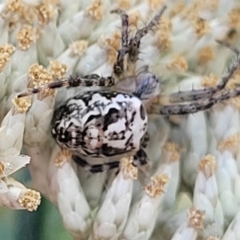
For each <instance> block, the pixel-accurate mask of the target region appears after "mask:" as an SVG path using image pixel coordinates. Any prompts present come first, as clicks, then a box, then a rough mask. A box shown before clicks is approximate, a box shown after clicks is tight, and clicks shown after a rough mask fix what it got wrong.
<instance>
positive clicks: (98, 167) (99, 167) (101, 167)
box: [72, 155, 120, 173]
mask: <svg viewBox="0 0 240 240" xmlns="http://www.w3.org/2000/svg"><path fill="white" fill-rule="evenodd" d="M72 159H73V160H74V162H76V163H77V164H78V165H80V166H81V167H82V168H84V169H85V170H86V171H89V172H91V173H99V172H104V171H107V170H110V169H114V168H119V165H120V162H119V161H115V162H109V163H103V164H94V165H91V164H89V163H88V162H87V161H85V160H83V159H82V158H80V157H79V156H77V155H73V156H72Z"/></svg>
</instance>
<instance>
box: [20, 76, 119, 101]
mask: <svg viewBox="0 0 240 240" xmlns="http://www.w3.org/2000/svg"><path fill="white" fill-rule="evenodd" d="M114 85H115V79H114V78H113V77H111V76H109V77H101V76H99V75H97V74H90V75H86V76H84V77H81V76H76V77H73V76H70V77H69V78H67V79H63V80H60V81H55V82H51V83H49V84H47V85H44V86H42V87H39V88H33V89H28V90H27V91H26V92H24V93H21V94H19V95H18V96H17V97H18V98H21V97H26V96H29V95H32V94H37V93H41V92H43V91H45V90H47V89H57V88H62V87H79V86H82V87H92V86H99V87H112V86H114Z"/></svg>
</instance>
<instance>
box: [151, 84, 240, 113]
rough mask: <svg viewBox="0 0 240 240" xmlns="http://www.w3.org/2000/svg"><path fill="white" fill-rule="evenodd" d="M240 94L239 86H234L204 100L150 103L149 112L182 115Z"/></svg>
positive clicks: (206, 107) (207, 107) (205, 108)
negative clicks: (182, 102) (162, 103)
mask: <svg viewBox="0 0 240 240" xmlns="http://www.w3.org/2000/svg"><path fill="white" fill-rule="evenodd" d="M239 95H240V87H236V88H235V89H233V90H227V89H224V90H223V91H221V92H219V93H216V94H214V95H213V96H211V97H210V98H207V99H205V100H199V101H195V102H191V103H186V104H172V105H165V106H159V105H152V106H151V110H152V111H151V112H152V113H155V114H161V115H165V116H170V115H184V114H189V113H196V112H199V111H202V110H207V109H209V108H211V107H212V106H213V105H215V104H217V103H220V102H222V101H224V100H227V99H230V98H234V97H237V96H239Z"/></svg>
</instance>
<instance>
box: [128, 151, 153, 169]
mask: <svg viewBox="0 0 240 240" xmlns="http://www.w3.org/2000/svg"><path fill="white" fill-rule="evenodd" d="M148 162H149V161H148V157H147V154H146V153H145V151H144V150H143V149H142V148H141V149H140V150H138V151H137V152H136V154H135V155H134V157H133V163H132V165H133V166H135V167H141V166H143V165H146V164H147V163H148Z"/></svg>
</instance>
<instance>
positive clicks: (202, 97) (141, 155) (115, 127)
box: [18, 6, 240, 172]
mask: <svg viewBox="0 0 240 240" xmlns="http://www.w3.org/2000/svg"><path fill="white" fill-rule="evenodd" d="M165 9H166V7H165V6H164V7H163V8H162V9H161V10H160V11H159V12H158V13H157V14H156V15H155V16H154V17H153V19H152V20H151V21H150V22H149V24H148V25H147V26H145V27H143V28H141V29H139V30H138V31H137V32H136V34H135V36H134V37H132V38H131V39H130V40H129V37H128V25H129V22H128V15H127V14H126V13H125V12H124V11H123V10H120V9H117V10H114V11H112V12H114V13H117V14H119V15H120V16H121V24H122V43H121V49H119V51H118V55H117V59H116V62H115V63H114V66H113V76H109V77H101V76H99V75H97V74H90V75H87V76H84V77H80V76H78V77H76V78H74V77H70V78H68V79H64V80H61V81H56V82H53V83H50V84H48V85H46V86H45V87H43V88H37V89H32V90H29V91H27V92H25V93H23V94H20V95H19V96H18V97H22V96H26V95H30V94H33V93H38V92H40V91H42V90H44V89H46V88H47V89H54V88H60V87H63V86H68V87H77V86H87V87H91V86H101V87H105V88H106V87H108V88H111V87H114V89H109V90H106V89H105V90H99V91H96V90H95V91H88V92H81V93H79V94H77V95H76V96H74V97H72V98H70V99H68V100H67V101H65V102H64V103H63V104H62V105H61V106H60V107H59V108H57V109H56V110H55V112H54V116H53V120H52V135H53V137H54V139H55V140H56V142H57V143H58V144H59V146H60V147H61V148H63V149H68V150H70V151H72V153H73V160H74V161H75V162H77V163H78V164H79V165H81V166H82V167H84V168H85V169H87V170H90V171H91V172H100V171H103V170H106V169H111V168H116V167H118V166H119V160H120V158H121V157H122V156H124V155H133V156H134V161H133V164H134V165H144V164H146V163H147V160H148V159H147V155H146V153H145V150H144V148H145V147H146V145H147V141H148V134H147V122H148V116H147V111H146V104H149V102H151V101H150V100H151V99H153V98H154V97H155V96H157V95H158V94H160V80H159V79H158V78H157V77H156V76H155V75H154V74H152V73H151V72H150V71H149V70H148V67H143V68H142V69H140V70H138V71H137V70H136V66H135V65H136V61H137V60H138V54H139V46H140V41H141V39H142V37H143V36H145V35H146V34H147V33H148V32H149V31H150V30H153V29H154V28H155V27H156V25H157V24H158V22H159V20H160V17H161V15H162V14H163V12H164V10H165ZM237 54H238V52H237ZM238 55H239V54H238ZM239 65H240V59H239V58H238V59H237V61H236V62H235V63H234V64H233V65H232V66H231V67H230V68H229V71H228V73H227V75H226V76H225V77H223V78H222V81H221V82H220V83H219V84H218V85H217V86H216V87H212V88H206V89H201V90H193V91H184V92H179V93H174V94H171V95H170V96H168V99H169V101H170V105H163V106H161V105H158V104H155V105H154V104H151V111H152V112H153V113H155V114H162V115H172V114H188V113H195V112H197V111H201V110H204V109H208V108H210V107H211V106H213V105H214V104H216V103H217V102H220V101H222V100H225V99H228V98H231V97H235V96H237V95H239V94H240V88H239V87H236V89H234V90H227V89H225V85H226V84H227V82H228V80H229V79H230V78H231V77H232V75H233V74H234V72H235V71H236V69H237V68H238V67H239ZM132 69H134V72H132ZM181 102H183V103H181ZM99 160H103V161H102V162H101V161H99ZM90 162H91V163H90Z"/></svg>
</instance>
